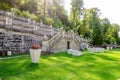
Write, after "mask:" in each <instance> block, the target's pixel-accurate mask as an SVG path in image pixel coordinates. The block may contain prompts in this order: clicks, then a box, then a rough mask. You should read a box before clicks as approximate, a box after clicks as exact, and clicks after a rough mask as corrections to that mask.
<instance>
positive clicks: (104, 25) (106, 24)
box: [101, 18, 111, 43]
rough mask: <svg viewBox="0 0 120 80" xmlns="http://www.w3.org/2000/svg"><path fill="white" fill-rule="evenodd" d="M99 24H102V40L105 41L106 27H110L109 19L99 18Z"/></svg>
mask: <svg viewBox="0 0 120 80" xmlns="http://www.w3.org/2000/svg"><path fill="white" fill-rule="evenodd" d="M101 26H102V29H103V37H104V42H105V43H107V41H106V36H107V35H106V33H107V31H108V29H109V28H110V27H111V24H110V21H109V20H108V19H107V18H104V19H101Z"/></svg>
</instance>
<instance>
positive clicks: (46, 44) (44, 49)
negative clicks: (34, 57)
mask: <svg viewBox="0 0 120 80" xmlns="http://www.w3.org/2000/svg"><path fill="white" fill-rule="evenodd" d="M48 51H49V40H48V38H47V36H46V35H44V40H43V41H42V52H45V53H46V52H48Z"/></svg>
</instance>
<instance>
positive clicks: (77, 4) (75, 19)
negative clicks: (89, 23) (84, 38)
mask: <svg viewBox="0 0 120 80" xmlns="http://www.w3.org/2000/svg"><path fill="white" fill-rule="evenodd" d="M71 6H72V8H71V12H70V16H69V21H70V24H71V26H72V27H73V28H72V29H73V31H75V32H77V30H78V27H80V17H81V15H82V13H83V1H82V0H72V1H71Z"/></svg>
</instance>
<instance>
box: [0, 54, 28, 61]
mask: <svg viewBox="0 0 120 80" xmlns="http://www.w3.org/2000/svg"><path fill="white" fill-rule="evenodd" d="M24 56H29V55H22V56H14V57H6V58H0V60H6V59H13V58H19V57H24Z"/></svg>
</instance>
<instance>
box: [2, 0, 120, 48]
mask: <svg viewBox="0 0 120 80" xmlns="http://www.w3.org/2000/svg"><path fill="white" fill-rule="evenodd" d="M64 3H65V2H64V0H0V9H1V10H6V11H11V10H12V11H14V12H15V14H16V15H19V16H22V17H26V18H28V17H29V18H31V19H32V20H35V21H37V22H40V21H42V22H43V23H44V24H46V25H53V27H55V28H60V27H63V28H64V29H65V30H66V31H71V30H73V31H74V32H76V33H78V34H79V35H82V36H83V37H84V38H87V39H89V40H90V42H91V43H92V44H93V45H94V46H100V45H103V44H104V43H107V44H120V37H119V34H118V31H119V29H120V28H119V27H120V26H119V25H118V24H116V23H114V24H111V23H110V21H109V19H107V18H103V19H101V18H100V15H101V12H100V9H98V8H90V9H86V8H84V0H71V9H70V15H68V14H67V12H66V10H65V8H64V6H65V4H64Z"/></svg>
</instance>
